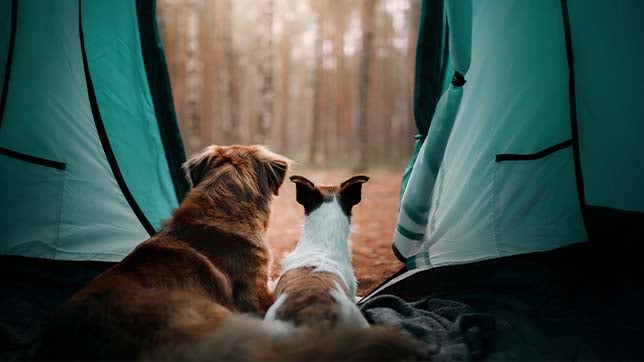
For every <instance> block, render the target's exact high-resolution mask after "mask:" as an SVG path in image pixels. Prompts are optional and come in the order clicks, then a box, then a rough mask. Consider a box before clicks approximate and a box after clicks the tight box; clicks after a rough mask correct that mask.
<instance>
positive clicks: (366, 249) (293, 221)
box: [268, 170, 403, 296]
mask: <svg viewBox="0 0 644 362" xmlns="http://www.w3.org/2000/svg"><path fill="white" fill-rule="evenodd" d="M293 174H299V175H302V176H305V177H306V178H308V179H310V180H311V181H313V182H315V183H316V184H317V183H322V184H339V183H341V182H342V181H344V180H345V179H347V178H349V177H350V176H352V175H353V174H352V173H351V172H349V171H343V170H325V171H320V170H314V171H312V170H296V171H295V172H293ZM364 174H365V175H367V176H369V177H370V180H369V182H367V183H366V184H364V186H363V188H362V202H361V203H360V204H358V205H357V206H355V207H354V208H353V217H352V220H351V228H352V233H351V251H352V255H353V268H354V271H355V275H356V279H357V280H358V291H357V295H358V296H364V295H365V294H367V293H368V292H369V291H371V290H372V289H373V288H375V287H377V286H378V285H379V284H380V283H382V282H383V281H385V279H387V278H388V277H390V276H391V275H392V274H394V273H395V272H397V271H398V270H400V269H401V268H402V267H403V264H402V263H401V262H400V261H398V259H396V257H395V256H394V254H393V252H392V250H391V243H392V238H393V231H394V227H395V225H396V219H397V214H398V203H399V192H400V181H401V178H402V173H401V172H393V171H384V170H375V171H369V172H365V173H364ZM303 223H304V208H303V207H302V206H301V205H300V204H298V203H297V202H296V201H295V186H294V184H293V183H291V182H290V181H289V180H288V179H287V180H285V181H284V184H283V185H282V187H281V189H280V192H279V196H277V197H276V198H275V200H274V202H273V209H272V216H271V221H270V226H269V229H268V240H269V243H270V244H271V246H272V248H273V276H272V277H273V278H277V277H278V276H279V273H280V264H281V261H282V259H283V258H284V257H285V256H286V255H287V254H288V253H289V252H291V251H292V250H293V249H294V248H295V245H296V244H297V240H298V238H299V237H300V232H301V230H302V225H303Z"/></svg>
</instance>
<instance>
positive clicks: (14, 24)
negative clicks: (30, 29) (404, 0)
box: [0, 0, 18, 127]
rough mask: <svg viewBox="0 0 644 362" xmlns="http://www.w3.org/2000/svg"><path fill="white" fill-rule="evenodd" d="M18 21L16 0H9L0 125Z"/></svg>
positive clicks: (0, 102) (7, 92)
mask: <svg viewBox="0 0 644 362" xmlns="http://www.w3.org/2000/svg"><path fill="white" fill-rule="evenodd" d="M17 23H18V0H12V1H11V35H10V36H9V47H8V49H7V63H6V64H5V73H4V83H3V84H2V95H0V127H2V120H3V119H4V111H5V107H6V105H7V95H8V94H9V82H10V81H11V68H12V65H13V53H14V50H15V46H16V31H17V30H16V29H17V27H18V26H17Z"/></svg>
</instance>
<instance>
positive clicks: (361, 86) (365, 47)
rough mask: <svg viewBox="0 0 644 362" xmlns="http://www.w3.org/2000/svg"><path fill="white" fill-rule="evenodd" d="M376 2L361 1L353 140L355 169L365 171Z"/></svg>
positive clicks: (367, 151) (366, 165)
mask: <svg viewBox="0 0 644 362" xmlns="http://www.w3.org/2000/svg"><path fill="white" fill-rule="evenodd" d="M375 4H376V2H375V0H362V1H360V22H361V24H362V49H361V50H360V68H359V69H358V72H359V73H358V74H359V76H358V109H357V116H356V122H355V130H354V142H353V144H354V145H356V148H357V151H358V152H357V157H356V158H355V160H354V164H353V169H354V171H356V172H359V171H364V170H365V169H366V168H367V167H368V166H369V164H368V161H369V157H368V153H369V150H368V142H369V139H368V127H367V116H368V108H367V107H368V104H369V86H370V83H371V79H370V74H369V73H370V70H371V58H372V53H373V16H374V8H375Z"/></svg>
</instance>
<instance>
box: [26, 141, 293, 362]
mask: <svg viewBox="0 0 644 362" xmlns="http://www.w3.org/2000/svg"><path fill="white" fill-rule="evenodd" d="M288 164H289V160H288V159H286V158H284V157H282V156H279V155H277V154H274V153H271V152H270V151H268V150H267V149H265V148H263V147H261V146H229V147H219V146H211V147H209V148H207V149H205V150H204V151H203V152H202V153H201V154H199V155H198V156H196V157H194V158H192V159H190V160H189V161H188V162H187V163H186V165H185V167H186V169H187V171H188V172H189V173H190V179H191V181H192V183H193V189H192V190H191V191H190V193H189V194H188V195H187V196H186V198H185V200H184V201H183V202H182V203H181V205H180V206H179V208H178V209H177V210H175V212H174V213H173V215H172V218H171V219H170V220H169V221H168V222H166V223H165V225H164V227H163V229H162V230H161V231H160V232H159V233H158V234H157V235H155V236H153V237H152V238H150V239H148V240H147V241H145V242H143V243H142V244H141V245H139V246H138V247H137V248H136V249H135V250H134V251H133V252H132V253H130V255H128V256H127V257H126V258H125V259H124V260H123V261H121V262H120V263H119V264H117V265H115V266H114V267H112V268H110V269H109V270H107V271H106V272H104V273H103V274H101V275H100V276H98V277H97V278H96V279H95V280H93V281H92V282H90V283H89V284H88V285H87V286H86V287H85V288H84V289H83V290H81V291H80V292H78V293H77V294H76V295H74V296H73V297H72V298H71V299H70V300H69V301H68V302H67V303H66V304H65V306H64V307H63V308H62V310H61V311H60V312H59V313H58V314H57V315H56V316H55V317H54V319H53V320H52V321H51V322H50V324H49V326H48V328H47V330H46V332H45V334H44V336H43V338H42V341H41V344H40V347H39V350H38V352H37V354H36V359H44V360H133V359H136V358H138V357H139V356H140V355H141V354H142V353H146V352H147V351H151V350H155V349H157V348H159V347H164V348H171V346H173V345H191V344H196V343H198V342H199V341H201V340H202V339H203V338H204V337H205V336H206V335H208V334H210V333H212V331H213V330H216V329H217V328H218V327H219V326H220V324H221V323H222V321H224V320H225V319H226V317H228V316H229V315H230V314H231V313H232V312H233V311H236V312H241V313H252V314H256V315H259V316H262V315H263V314H264V313H265V312H266V310H267V308H268V307H269V306H270V305H271V303H272V302H273V295H272V293H270V291H269V290H268V288H267V282H268V277H269V264H270V263H269V262H270V252H269V249H268V246H267V244H266V242H265V240H264V236H265V232H266V228H267V226H268V220H269V214H270V202H271V199H272V195H274V194H277V191H278V189H279V187H280V185H281V184H282V181H283V179H284V176H285V174H286V170H287V167H288Z"/></svg>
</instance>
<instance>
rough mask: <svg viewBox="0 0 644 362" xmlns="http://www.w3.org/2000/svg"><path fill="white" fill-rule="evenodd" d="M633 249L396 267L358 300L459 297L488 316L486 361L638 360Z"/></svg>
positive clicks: (578, 249) (640, 289) (599, 247)
mask: <svg viewBox="0 0 644 362" xmlns="http://www.w3.org/2000/svg"><path fill="white" fill-rule="evenodd" d="M634 249H635V248H634V247H633V246H632V245H619V244H617V245H615V244H602V243H582V244H577V245H572V246H569V247H565V248H561V249H558V250H554V251H549V252H544V253H534V254H525V255H520V256H513V257H507V258H500V259H496V260H490V261H484V262H479V263H472V264H468V265H460V266H450V267H441V268H435V269H431V270H425V271H411V272H404V273H400V274H399V275H398V276H396V277H394V278H392V279H391V280H390V281H388V282H386V283H384V284H383V285H382V286H381V287H379V288H376V290H375V291H374V292H372V293H371V294H369V295H367V296H366V297H365V298H363V300H361V301H360V304H363V303H364V302H365V301H367V300H373V298H376V297H377V296H383V295H396V296H398V297H400V298H402V299H404V300H406V301H408V302H412V301H415V300H418V299H421V298H424V297H428V296H429V297H430V298H432V297H433V298H439V299H442V300H449V301H454V302H460V303H464V304H466V305H468V306H469V307H471V308H472V309H473V311H474V312H475V313H481V314H489V315H491V316H493V317H494V318H495V320H496V325H497V327H496V329H497V331H496V333H495V334H494V337H493V338H492V340H491V341H489V346H488V350H487V351H486V355H487V356H489V360H601V361H617V360H644V350H643V349H642V346H641V343H642V341H644V313H642V307H643V306H644V278H642V277H641V276H642V275H644V273H643V272H644V270H643V269H644V267H643V266H642V263H641V260H640V256H639V253H637V252H636V251H635V250H634ZM363 311H364V309H363ZM510 349H511V350H510ZM509 356H511V357H509ZM485 359H486V358H484V360H485Z"/></svg>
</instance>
